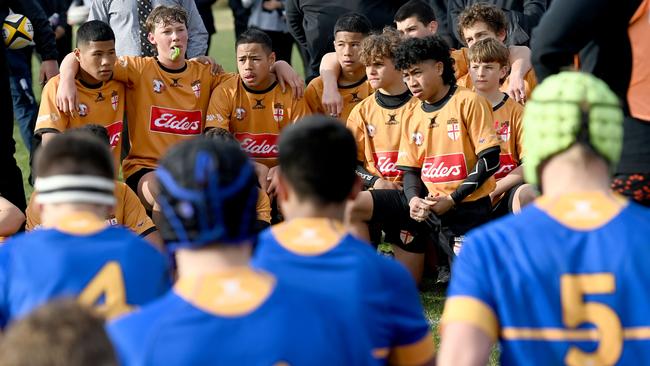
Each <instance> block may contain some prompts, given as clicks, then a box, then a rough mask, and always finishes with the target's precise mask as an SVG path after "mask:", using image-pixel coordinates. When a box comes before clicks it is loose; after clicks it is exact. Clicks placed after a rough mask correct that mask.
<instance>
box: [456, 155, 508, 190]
mask: <svg viewBox="0 0 650 366" xmlns="http://www.w3.org/2000/svg"><path fill="white" fill-rule="evenodd" d="M500 152H501V148H499V147H498V146H494V147H490V148H487V149H485V150H483V151H481V152H480V153H478V160H477V161H476V166H475V167H474V169H473V170H472V172H471V173H469V175H468V176H467V178H465V180H464V181H463V183H461V184H460V186H458V188H456V190H455V191H454V192H452V193H451V198H452V199H453V200H454V202H456V203H460V202H462V201H463V200H464V199H465V197H467V196H469V195H470V194H472V193H474V192H475V191H476V190H477V189H479V187H480V186H481V185H482V184H483V183H485V181H486V180H488V178H490V177H491V176H492V175H493V174H494V173H496V172H497V170H499V153H500Z"/></svg>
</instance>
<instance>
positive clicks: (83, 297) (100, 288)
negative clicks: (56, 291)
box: [79, 261, 131, 319]
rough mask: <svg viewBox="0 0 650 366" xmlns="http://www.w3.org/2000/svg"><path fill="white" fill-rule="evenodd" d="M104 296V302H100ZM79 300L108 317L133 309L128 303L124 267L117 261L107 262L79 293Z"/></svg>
mask: <svg viewBox="0 0 650 366" xmlns="http://www.w3.org/2000/svg"><path fill="white" fill-rule="evenodd" d="M102 297H103V298H104V303H103V304H98V302H99V300H101V299H102ZM79 302H81V303H82V304H85V305H88V306H94V307H95V308H96V309H97V311H98V312H99V313H100V314H101V315H103V316H104V317H106V318H107V319H110V318H114V317H116V316H118V315H122V314H124V313H127V312H129V311H130V310H131V306H130V305H128V304H127V303H126V289H125V286H124V276H123V275H122V268H121V267H120V265H119V263H118V262H116V261H110V262H108V263H106V264H105V265H104V266H103V267H102V269H101V270H99V272H98V273H97V274H96V275H95V277H94V278H93V279H92V280H91V281H90V283H88V285H87V286H86V288H85V289H84V290H83V291H82V292H81V294H80V295H79Z"/></svg>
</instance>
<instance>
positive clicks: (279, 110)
mask: <svg viewBox="0 0 650 366" xmlns="http://www.w3.org/2000/svg"><path fill="white" fill-rule="evenodd" d="M273 119H274V120H275V122H282V120H283V119H284V105H282V103H275V104H273Z"/></svg>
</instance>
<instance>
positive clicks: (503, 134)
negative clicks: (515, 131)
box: [494, 121, 510, 142]
mask: <svg viewBox="0 0 650 366" xmlns="http://www.w3.org/2000/svg"><path fill="white" fill-rule="evenodd" d="M494 129H495V130H496V131H497V136H498V137H499V140H501V141H503V142H506V141H508V140H510V121H504V122H501V123H499V121H494Z"/></svg>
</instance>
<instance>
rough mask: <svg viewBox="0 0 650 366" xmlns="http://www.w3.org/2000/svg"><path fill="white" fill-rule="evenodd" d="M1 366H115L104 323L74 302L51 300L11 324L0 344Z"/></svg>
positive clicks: (71, 300) (115, 361) (115, 359)
mask: <svg viewBox="0 0 650 366" xmlns="http://www.w3.org/2000/svg"><path fill="white" fill-rule="evenodd" d="M0 364H2V365H4V366H25V365H49V366H59V365H60V366H64V365H65V366H83V365H98V366H109V365H117V357H116V356H115V351H114V350H113V346H112V345H111V341H110V340H109V338H108V335H107V334H106V331H105V329H104V321H103V319H102V318H100V317H99V316H97V315H95V314H94V313H93V312H92V310H91V309H89V308H87V307H85V306H82V305H81V304H79V303H78V302H77V301H75V300H73V299H60V300H54V301H52V302H50V303H48V304H46V305H43V306H41V307H39V308H37V309H36V310H34V311H33V312H32V313H31V314H29V315H27V316H26V317H25V318H22V319H20V320H18V321H16V322H15V323H13V324H12V325H11V326H10V327H9V329H8V330H7V333H6V334H5V335H4V337H3V338H2V341H1V342H0Z"/></svg>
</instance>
